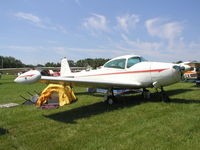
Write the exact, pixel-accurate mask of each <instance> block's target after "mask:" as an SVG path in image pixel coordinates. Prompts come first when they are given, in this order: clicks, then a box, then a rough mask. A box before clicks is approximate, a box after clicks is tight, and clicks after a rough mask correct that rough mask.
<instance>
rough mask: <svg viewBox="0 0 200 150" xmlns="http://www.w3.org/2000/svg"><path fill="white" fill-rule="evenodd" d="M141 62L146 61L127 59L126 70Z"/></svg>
mask: <svg viewBox="0 0 200 150" xmlns="http://www.w3.org/2000/svg"><path fill="white" fill-rule="evenodd" d="M143 61H146V60H145V59H144V58H142V57H131V58H129V59H128V62H127V68H130V67H132V66H133V65H135V64H137V63H139V62H143Z"/></svg>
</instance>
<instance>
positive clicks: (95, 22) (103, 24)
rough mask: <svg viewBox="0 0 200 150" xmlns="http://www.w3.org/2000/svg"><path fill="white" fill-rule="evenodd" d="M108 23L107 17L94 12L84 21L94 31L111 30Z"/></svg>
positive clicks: (84, 24) (85, 25) (86, 26)
mask: <svg viewBox="0 0 200 150" xmlns="http://www.w3.org/2000/svg"><path fill="white" fill-rule="evenodd" d="M107 24H108V21H107V19H106V17H105V16H103V15H99V14H92V16H91V17H89V18H86V19H85V20H84V22H83V26H84V27H85V28H86V29H88V30H90V31H91V32H93V33H95V32H102V31H104V32H105V31H106V32H107V31H109V29H108V26H107Z"/></svg>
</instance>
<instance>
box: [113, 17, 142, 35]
mask: <svg viewBox="0 0 200 150" xmlns="http://www.w3.org/2000/svg"><path fill="white" fill-rule="evenodd" d="M116 19H117V27H118V28H120V29H122V30H124V31H125V32H129V29H132V28H134V27H135V26H136V24H137V23H138V22H139V21H140V18H139V16H138V15H135V14H126V15H124V16H118V17H116Z"/></svg>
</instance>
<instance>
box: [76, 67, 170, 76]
mask: <svg viewBox="0 0 200 150" xmlns="http://www.w3.org/2000/svg"><path fill="white" fill-rule="evenodd" d="M168 69H169V68H167V69H155V70H140V71H127V72H113V73H102V74H91V75H83V76H77V77H90V76H105V75H115V74H130V73H146V72H161V71H164V70H168Z"/></svg>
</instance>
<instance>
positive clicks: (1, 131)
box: [0, 128, 9, 136]
mask: <svg viewBox="0 0 200 150" xmlns="http://www.w3.org/2000/svg"><path fill="white" fill-rule="evenodd" d="M8 133H9V131H8V130H6V129H3V128H0V136H1V135H4V134H8Z"/></svg>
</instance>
